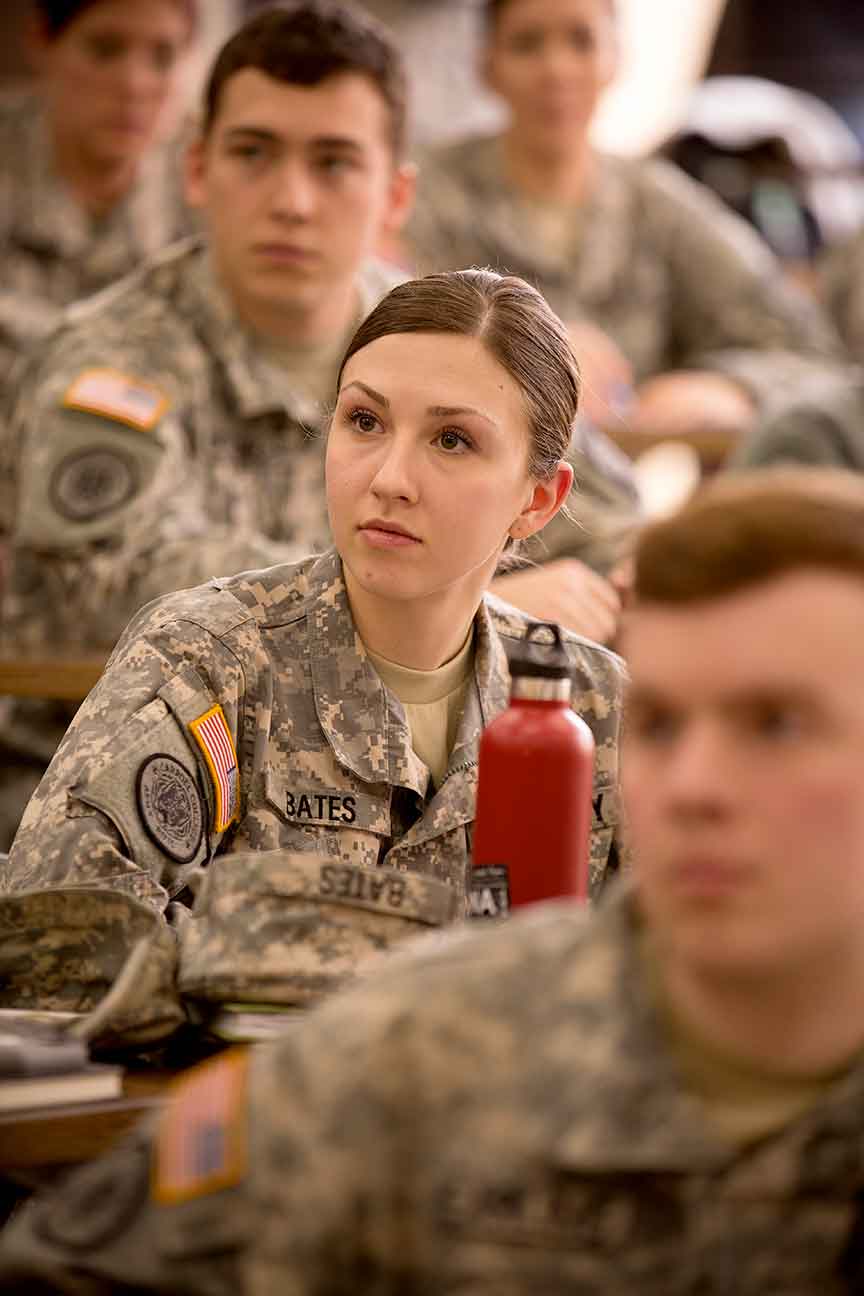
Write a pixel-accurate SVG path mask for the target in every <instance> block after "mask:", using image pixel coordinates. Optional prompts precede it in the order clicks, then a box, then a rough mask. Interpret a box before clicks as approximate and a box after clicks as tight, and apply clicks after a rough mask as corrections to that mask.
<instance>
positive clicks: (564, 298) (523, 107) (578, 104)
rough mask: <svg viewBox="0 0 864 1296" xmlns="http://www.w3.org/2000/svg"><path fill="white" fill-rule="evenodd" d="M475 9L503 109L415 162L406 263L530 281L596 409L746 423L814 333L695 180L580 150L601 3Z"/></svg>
mask: <svg viewBox="0 0 864 1296" xmlns="http://www.w3.org/2000/svg"><path fill="white" fill-rule="evenodd" d="M485 14H486V24H485V38H484V46H483V51H482V60H483V69H484V73H485V77H486V80H487V82H488V83H489V85H490V86H491V88H492V89H493V90H495V91H496V92H497V93H498V94H499V95H500V97H501V98H502V99H503V100H504V102H505V103H506V105H507V108H508V110H509V122H508V124H507V125H506V127H505V129H504V130H503V132H502V133H501V134H499V135H496V136H492V137H475V138H468V139H465V140H463V141H461V142H458V143H456V144H451V145H449V146H447V147H445V148H443V149H440V150H437V151H435V152H433V153H432V154H431V156H429V157H427V158H425V159H423V160H422V165H421V169H420V187H419V192H418V199H417V204H416V207H415V214H414V217H413V219H412V223H411V225H410V227H409V231H408V237H409V242H410V244H411V248H410V251H411V253H412V254H413V259H414V261H415V263H416V265H417V266H418V267H419V269H420V270H421V271H423V272H425V271H429V270H440V269H446V268H448V267H450V266H458V265H472V264H474V265H477V264H480V265H491V266H494V267H496V268H497V269H500V270H506V271H509V272H512V273H514V274H520V275H523V276H524V277H525V278H527V279H529V280H530V281H531V282H532V283H534V284H536V285H537V286H538V287H539V288H540V289H541V291H542V292H543V293H544V294H545V295H546V296H547V297H548V299H549V301H550V302H551V304H552V306H553V308H554V309H555V310H556V311H557V312H558V314H559V315H560V316H561V317H562V318H563V319H564V320H565V321H567V323H568V325H569V327H570V330H571V335H572V337H573V344H574V350H575V351H576V354H577V355H578V356H579V357H580V362H581V363H582V368H583V380H584V395H585V409H586V412H587V413H588V414H589V415H592V416H593V417H594V418H595V421H599V422H601V423H603V422H608V421H609V418H610V415H616V414H619V415H620V414H621V413H626V415H627V418H628V422H629V423H631V424H633V425H634V426H635V427H637V428H638V427H639V426H640V424H641V425H642V426H644V427H646V428H648V429H650V430H651V431H657V430H662V431H665V432H667V433H669V434H674V433H678V432H687V431H692V430H693V429H694V427H695V428H704V427H706V426H714V427H720V428H723V429H725V430H727V431H728V432H729V433H732V434H734V433H740V432H741V431H742V430H745V429H746V428H747V427H748V426H749V425H750V423H751V422H752V420H753V417H754V413H756V412H758V409H759V406H760V404H761V402H762V400H763V398H767V397H768V396H770V395H776V392H777V390H778V389H780V388H784V389H785V390H786V391H788V390H789V387H790V384H791V383H793V381H797V379H798V377H799V376H800V377H802V378H803V377H804V376H805V375H806V374H810V373H812V372H814V371H817V372H818V371H821V370H822V369H823V368H824V367H825V363H826V362H825V359H824V357H825V356H826V355H830V354H831V352H832V350H833V348H834V346H835V345H836V343H835V341H834V339H833V337H832V335H831V333H830V329H829V328H828V326H827V325H826V324H824V322H823V321H822V320H821V319H820V318H819V316H818V314H817V312H816V311H815V308H813V306H812V305H811V304H810V303H807V302H805V301H804V299H803V298H799V297H798V296H797V294H796V293H795V292H794V290H792V289H791V288H789V287H788V286H787V285H784V283H783V282H782V280H781V278H780V275H779V273H778V270H777V267H776V266H775V264H774V263H773V261H772V259H771V257H770V254H769V253H768V252H767V249H766V248H765V247H764V246H762V245H761V243H760V241H759V240H758V239H757V237H756V235H755V234H754V233H753V232H752V231H751V230H750V229H749V227H748V226H746V225H745V223H744V222H743V221H741V220H739V219H738V218H737V217H735V216H734V215H733V214H731V213H730V212H728V211H727V210H726V209H725V208H724V207H723V206H722V205H721V204H720V203H719V201H717V200H715V199H714V198H713V197H712V196H711V195H710V194H709V193H708V191H707V190H703V189H702V188H701V187H700V186H698V185H695V184H693V183H692V182H691V181H689V180H688V179H687V178H686V177H685V176H684V175H683V174H681V173H680V172H678V171H677V169H675V168H672V167H670V166H669V165H668V164H664V163H661V162H657V161H647V160H642V159H622V158H614V157H610V156H605V155H602V154H600V153H598V152H597V151H596V150H595V149H594V148H593V147H592V145H591V141H590V134H589V132H590V127H591V122H592V119H593V116H594V112H595V109H596V108H597V105H598V102H599V100H600V97H601V95H602V93H603V91H604V90H605V89H606V87H607V86H608V85H609V83H610V81H611V80H612V78H613V76H614V74H615V70H616V62H617V43H618V31H617V21H616V14H615V8H614V0H486V5H485ZM684 371H686V372H684ZM633 387H635V399H634V396H633V390H632V388H633Z"/></svg>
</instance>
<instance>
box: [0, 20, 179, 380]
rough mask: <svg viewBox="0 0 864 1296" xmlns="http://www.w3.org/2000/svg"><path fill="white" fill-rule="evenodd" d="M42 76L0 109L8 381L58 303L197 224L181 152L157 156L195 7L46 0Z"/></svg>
mask: <svg viewBox="0 0 864 1296" xmlns="http://www.w3.org/2000/svg"><path fill="white" fill-rule="evenodd" d="M35 10H36V12H35V14H34V20H33V25H32V32H31V41H30V43H31V51H32V55H33V62H34V64H35V67H36V72H37V78H38V83H37V84H38V90H37V93H36V95H34V94H32V93H30V92H29V91H28V92H27V93H25V94H23V95H17V94H16V95H15V96H13V97H10V98H8V99H6V100H4V102H3V104H2V105H0V159H2V161H0V266H2V272H3V291H2V293H0V338H2V342H3V349H4V353H5V354H4V360H5V364H4V366H3V368H2V369H0V376H2V375H3V373H4V371H5V372H6V373H8V370H9V367H10V363H11V361H12V360H13V359H14V356H15V355H16V354H17V352H18V351H19V350H20V349H21V347H23V346H24V345H25V344H27V343H28V342H31V341H32V340H34V339H35V338H38V337H40V336H42V335H43V334H44V333H45V332H46V331H47V330H48V328H49V327H50V325H51V324H52V323H53V322H54V320H55V318H56V317H57V314H58V308H59V307H62V306H65V305H67V304H68V303H69V302H72V301H75V300H77V299H78V298H79V297H83V296H87V295H89V294H90V293H93V292H96V291H97V290H99V289H101V288H104V287H106V285H108V284H109V283H112V282H113V281H114V280H115V279H118V278H119V277H120V276H121V275H124V274H126V273H128V272H129V271H130V270H132V269H133V268H134V267H135V265H136V264H137V263H138V262H139V261H140V260H142V259H143V258H144V257H145V256H147V255H148V254H149V253H151V252H155V251H157V250H158V249H159V248H160V247H162V246H164V245H165V244H166V243H169V242H170V241H172V240H173V239H176V238H178V237H179V236H180V235H181V234H183V233H185V232H187V231H188V230H189V229H191V225H190V220H189V216H188V214H187V211H186V208H185V204H184V202H183V199H182V190H181V187H180V175H179V168H178V159H177V156H176V151H175V150H174V149H173V148H168V147H163V148H160V149H156V150H155V151H154V143H155V141H156V137H157V132H158V130H159V127H160V125H161V119H162V117H163V116H164V111H165V109H166V107H167V106H168V103H169V100H170V99H171V97H172V94H173V92H174V90H175V88H176V83H177V74H178V71H179V68H180V66H181V63H180V55H181V54H182V53H183V52H184V50H185V49H186V48H187V47H188V46H189V44H190V41H191V39H192V35H193V30H194V25H195V16H196V15H195V0H136V3H135V4H128V3H127V2H126V0H36V4H35Z"/></svg>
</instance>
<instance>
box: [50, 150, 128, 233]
mask: <svg viewBox="0 0 864 1296" xmlns="http://www.w3.org/2000/svg"><path fill="white" fill-rule="evenodd" d="M54 165H55V167H56V168H57V172H58V174H59V175H60V176H61V177H62V179H63V182H64V184H65V185H66V187H67V188H68V189H69V190H71V192H72V193H73V194H74V195H75V198H76V199H77V200H78V202H79V203H80V204H81V206H82V207H83V208H84V210H85V211H87V212H89V213H90V214H91V215H92V216H101V215H102V214H103V213H105V212H106V211H110V209H111V208H112V207H113V206H115V205H116V204H117V203H118V202H120V201H121V200H122V199H123V198H125V196H126V194H127V193H129V191H130V189H132V187H133V185H134V184H135V181H136V179H137V176H138V168H139V162H138V160H137V159H136V160H131V159H128V158H119V159H114V158H111V159H107V158H106V159H99V158H94V157H93V156H92V155H91V154H89V153H88V152H87V150H86V148H82V147H81V146H80V145H79V144H78V143H77V142H76V141H74V140H72V139H69V138H65V137H64V136H63V135H62V133H55V136H54Z"/></svg>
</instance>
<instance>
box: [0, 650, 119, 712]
mask: <svg viewBox="0 0 864 1296" xmlns="http://www.w3.org/2000/svg"><path fill="white" fill-rule="evenodd" d="M106 660H107V659H106V658H105V657H62V656H59V657H27V658H25V657H20V658H18V657H7V658H0V695H2V694H8V695H11V696H12V697H29V698H54V699H62V700H65V701H69V702H82V701H83V700H84V698H85V697H86V696H87V694H88V693H89V692H90V690H91V688H92V687H93V685H94V684H95V683H96V681H97V680H98V678H99V676H100V675H101V674H102V670H103V668H104V666H105V662H106Z"/></svg>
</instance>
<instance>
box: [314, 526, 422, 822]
mask: <svg viewBox="0 0 864 1296" xmlns="http://www.w3.org/2000/svg"><path fill="white" fill-rule="evenodd" d="M307 615H308V625H309V664H310V669H311V672H312V687H313V689H314V693H315V709H316V712H317V714H318V721H319V723H320V725H321V728H322V730H323V731H324V734H325V737H326V738H327V741H328V743H329V744H330V746H331V747H332V749H333V752H334V755H335V756H336V759H337V760H338V761H339V763H340V764H341V765H344V766H345V767H346V768H347V769H350V770H351V771H352V772H353V773H354V774H356V775H357V776H358V777H359V778H361V779H363V780H364V781H365V782H367V783H388V784H390V785H391V786H399V787H407V788H411V789H412V790H413V791H414V792H416V793H417V794H418V795H419V796H424V795H425V792H426V784H427V780H428V771H427V770H426V766H425V765H424V764H423V762H422V761H421V760H420V759H419V757H418V756H417V755H416V754H415V752H414V750H413V748H412V746H411V734H410V731H409V729H408V724H407V722H406V719H405V711H404V709H403V707H402V704H401V703H400V702H399V700H398V698H396V697H395V695H394V694H393V693H391V692H390V691H389V689H386V688H385V687H384V685H383V683H382V681H381V678H380V676H379V675H378V673H377V671H376V670H375V668H374V667H373V665H372V663H371V661H370V660H369V657H368V656H367V653H366V649H365V648H364V647H363V642H362V640H361V638H360V636H359V634H358V633H357V630H356V627H355V625H354V619H353V617H352V615H351V608H350V606H349V604H348V593H347V591H346V589H345V582H344V580H343V579H342V563H341V560H340V558H339V555H338V554H337V553H336V551H335V550H334V549H331V550H330V551H329V552H328V553H326V554H323V555H322V557H321V558H320V559H318V561H317V562H316V563H315V566H314V568H313V570H312V572H311V573H310V599H309V606H308V614H307Z"/></svg>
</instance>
